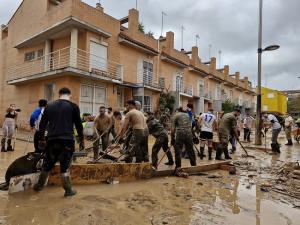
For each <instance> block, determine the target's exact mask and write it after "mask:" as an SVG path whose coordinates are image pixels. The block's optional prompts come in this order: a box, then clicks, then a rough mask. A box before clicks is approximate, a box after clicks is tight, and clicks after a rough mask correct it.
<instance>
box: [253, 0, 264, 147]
mask: <svg viewBox="0 0 300 225" xmlns="http://www.w3.org/2000/svg"><path fill="white" fill-rule="evenodd" d="M262 8H263V0H259V25H258V49H257V53H258V62H257V64H258V71H257V72H258V73H257V103H256V133H255V144H256V145H261V144H262V142H261V125H262V124H261V54H262V52H263V51H262Z"/></svg>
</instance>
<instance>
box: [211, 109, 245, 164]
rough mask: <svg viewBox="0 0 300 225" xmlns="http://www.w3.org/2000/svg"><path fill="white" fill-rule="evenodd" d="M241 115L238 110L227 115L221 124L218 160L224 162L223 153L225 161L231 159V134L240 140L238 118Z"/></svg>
mask: <svg viewBox="0 0 300 225" xmlns="http://www.w3.org/2000/svg"><path fill="white" fill-rule="evenodd" d="M240 114H241V110H240V109H239V108H236V109H235V110H234V111H233V112H231V113H226V114H225V115H224V116H223V117H222V119H221V120H220V122H219V141H220V143H219V145H218V147H217V153H216V160H222V157H221V156H222V153H224V155H225V159H231V157H230V156H229V153H228V143H229V137H230V134H233V135H234V136H235V138H236V139H237V140H238V139H239V135H238V130H237V117H239V116H240Z"/></svg>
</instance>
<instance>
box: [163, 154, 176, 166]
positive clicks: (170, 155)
mask: <svg viewBox="0 0 300 225" xmlns="http://www.w3.org/2000/svg"><path fill="white" fill-rule="evenodd" d="M166 154H167V157H168V162H166V163H165V165H167V166H173V165H174V160H173V156H172V153H171V152H170V151H168V152H167V153H166Z"/></svg>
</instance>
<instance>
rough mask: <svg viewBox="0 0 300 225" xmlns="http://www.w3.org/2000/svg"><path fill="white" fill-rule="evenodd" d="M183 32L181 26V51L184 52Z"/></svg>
mask: <svg viewBox="0 0 300 225" xmlns="http://www.w3.org/2000/svg"><path fill="white" fill-rule="evenodd" d="M184 30H185V28H184V26H181V51H184V48H183V31H184Z"/></svg>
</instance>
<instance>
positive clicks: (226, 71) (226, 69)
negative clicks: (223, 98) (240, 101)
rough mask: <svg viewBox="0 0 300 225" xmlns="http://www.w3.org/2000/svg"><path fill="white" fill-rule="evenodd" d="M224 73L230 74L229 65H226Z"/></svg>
mask: <svg viewBox="0 0 300 225" xmlns="http://www.w3.org/2000/svg"><path fill="white" fill-rule="evenodd" d="M223 73H224V74H225V76H228V75H229V66H228V65H225V66H224V69H223Z"/></svg>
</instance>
